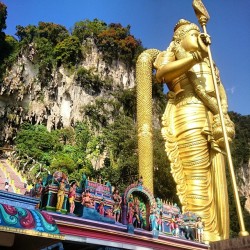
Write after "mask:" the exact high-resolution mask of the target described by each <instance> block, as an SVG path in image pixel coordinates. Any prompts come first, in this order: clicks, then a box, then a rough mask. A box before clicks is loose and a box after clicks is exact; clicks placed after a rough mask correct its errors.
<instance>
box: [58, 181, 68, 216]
mask: <svg viewBox="0 0 250 250" xmlns="http://www.w3.org/2000/svg"><path fill="white" fill-rule="evenodd" d="M65 188H66V183H65V179H64V178H62V179H61V181H60V182H59V186H58V192H57V203H56V211H57V212H61V209H62V206H63V202H64V195H65Z"/></svg>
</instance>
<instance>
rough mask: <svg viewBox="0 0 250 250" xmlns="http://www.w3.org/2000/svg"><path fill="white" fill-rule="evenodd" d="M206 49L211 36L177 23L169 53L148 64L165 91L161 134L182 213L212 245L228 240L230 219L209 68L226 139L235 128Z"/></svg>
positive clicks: (192, 26) (222, 145)
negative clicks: (194, 218) (190, 215)
mask: <svg viewBox="0 0 250 250" xmlns="http://www.w3.org/2000/svg"><path fill="white" fill-rule="evenodd" d="M209 44H210V38H209V36H208V35H205V34H203V33H200V30H199V28H198V26H197V25H196V24H193V23H190V22H189V21H186V20H184V19H181V20H180V21H179V22H178V23H177V25H176V26H175V29H174V36H173V40H172V42H171V43H170V45H169V47H168V48H167V50H166V51H163V52H155V51H154V56H153V57H152V59H151V61H153V59H155V61H154V67H155V68H156V70H157V71H156V78H157V80H158V81H159V82H162V83H163V82H164V83H167V86H168V88H169V92H168V94H167V97H168V104H167V107H166V110H165V113H164V115H163V118H162V123H163V128H162V134H163V137H164V139H165V148H166V152H167V156H168V158H169V160H170V163H171V171H172V174H173V177H174V180H175V182H176V184H177V192H178V195H179V198H180V201H181V203H182V206H183V207H182V209H183V212H187V211H191V212H194V213H196V214H197V215H198V216H200V217H202V218H203V221H204V223H205V231H204V240H205V241H216V240H220V239H227V238H228V237H229V213H228V198H227V184H226V176H225V159H224V155H223V152H224V140H223V132H222V129H221V125H220V118H219V109H218V104H217V101H216V96H215V91H214V87H213V79H212V76H211V67H214V69H215V72H216V80H217V86H218V89H219V92H220V98H221V104H222V110H223V114H224V120H225V122H226V127H227V134H228V138H230V139H232V138H233V136H234V125H233V123H232V122H231V120H230V118H229V116H228V114H227V98H226V94H225V90H224V88H223V85H222V83H221V81H220V76H219V71H218V69H217V67H216V65H215V64H213V65H210V63H209V60H208V58H207V57H208V54H207V46H208V45H209ZM147 53H148V54H150V53H151V54H152V52H151V51H149V52H147V51H146V52H145V53H144V54H147ZM156 54H157V56H156ZM144 57H145V56H144ZM142 58H143V56H142V57H141V58H140V59H139V60H142ZM144 61H145V60H144ZM150 63H151V62H150ZM150 63H149V64H150ZM138 65H139V64H138ZM141 67H142V66H141ZM139 69H140V66H139V68H138V70H139ZM137 76H139V74H138V75H137ZM139 80H140V79H138V81H139ZM143 127H145V124H144V125H142V126H140V127H139V133H140V131H143ZM147 130H148V131H150V130H151V128H150V129H147ZM141 133H142V132H141ZM150 136H151V135H150ZM139 140H140V135H139Z"/></svg>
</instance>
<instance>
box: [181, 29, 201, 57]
mask: <svg viewBox="0 0 250 250" xmlns="http://www.w3.org/2000/svg"><path fill="white" fill-rule="evenodd" d="M199 34H200V33H199V32H198V31H197V30H190V31H188V32H187V34H186V35H185V37H184V38H183V39H182V40H181V46H182V47H183V49H185V50H186V51H188V52H191V51H197V49H198V48H199V46H198V41H197V38H198V35H199Z"/></svg>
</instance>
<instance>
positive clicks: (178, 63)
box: [156, 53, 197, 83]
mask: <svg viewBox="0 0 250 250" xmlns="http://www.w3.org/2000/svg"><path fill="white" fill-rule="evenodd" d="M159 56H160V55H159ZM165 56H166V57H168V58H164V59H162V64H158V65H157V66H158V67H157V66H156V69H157V72H156V79H157V81H158V82H161V83H162V82H165V83H169V82H171V81H173V80H174V79H175V78H177V77H179V76H181V75H182V74H184V73H186V72H187V71H188V70H189V69H190V68H192V67H193V66H194V65H195V64H196V63H197V60H196V59H195V58H194V57H193V56H192V54H191V53H190V56H188V57H186V58H182V59H179V60H175V58H174V57H173V56H168V55H165Z"/></svg>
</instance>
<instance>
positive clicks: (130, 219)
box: [127, 194, 135, 224]
mask: <svg viewBox="0 0 250 250" xmlns="http://www.w3.org/2000/svg"><path fill="white" fill-rule="evenodd" d="M134 212H135V209H134V198H133V195H132V194H130V196H129V199H128V212H127V220H128V224H133V218H134Z"/></svg>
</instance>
